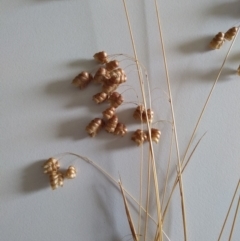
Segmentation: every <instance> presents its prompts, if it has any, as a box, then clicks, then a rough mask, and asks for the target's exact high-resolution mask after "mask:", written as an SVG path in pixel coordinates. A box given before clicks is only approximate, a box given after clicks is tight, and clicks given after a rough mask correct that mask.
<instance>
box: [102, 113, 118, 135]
mask: <svg viewBox="0 0 240 241" xmlns="http://www.w3.org/2000/svg"><path fill="white" fill-rule="evenodd" d="M117 124H118V117H117V116H116V115H113V117H112V118H111V119H109V120H108V122H107V123H106V125H105V130H106V131H107V132H110V133H113V132H114V131H115V129H116V127H117Z"/></svg>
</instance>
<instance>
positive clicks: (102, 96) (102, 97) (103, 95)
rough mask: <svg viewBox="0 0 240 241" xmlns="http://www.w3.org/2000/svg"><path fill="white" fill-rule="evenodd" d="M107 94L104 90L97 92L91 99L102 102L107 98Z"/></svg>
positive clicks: (98, 102)
mask: <svg viewBox="0 0 240 241" xmlns="http://www.w3.org/2000/svg"><path fill="white" fill-rule="evenodd" d="M107 96H108V95H107V94H106V93H105V92H100V93H97V94H96V95H94V96H93V98H92V99H93V100H94V101H95V102H96V103H97V104H100V103H102V102H104V101H105V100H106V99H107Z"/></svg>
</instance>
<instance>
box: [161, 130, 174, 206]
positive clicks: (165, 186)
mask: <svg viewBox="0 0 240 241" xmlns="http://www.w3.org/2000/svg"><path fill="white" fill-rule="evenodd" d="M173 135H174V133H173V129H172V137H171V144H170V151H169V158H168V167H167V175H166V180H165V184H164V192H163V197H162V205H164V198H165V194H166V190H167V184H168V177H169V169H170V163H171V159H172V146H173Z"/></svg>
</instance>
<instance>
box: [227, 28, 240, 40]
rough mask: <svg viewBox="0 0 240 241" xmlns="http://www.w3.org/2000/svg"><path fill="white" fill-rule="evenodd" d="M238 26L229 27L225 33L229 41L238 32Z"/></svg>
mask: <svg viewBox="0 0 240 241" xmlns="http://www.w3.org/2000/svg"><path fill="white" fill-rule="evenodd" d="M237 30H238V28H237V27H233V28H230V29H228V31H227V32H226V33H225V36H224V38H225V39H226V40H228V41H231V40H232V39H233V37H234V36H235V35H236V34H237Z"/></svg>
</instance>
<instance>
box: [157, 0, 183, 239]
mask: <svg viewBox="0 0 240 241" xmlns="http://www.w3.org/2000/svg"><path fill="white" fill-rule="evenodd" d="M154 2H155V9H156V14H157V20H158V29H159V35H160V40H161V47H162V51H163V60H164V66H165V72H166V78H167V86H168V94H169V98H170V105H171V113H172V121H173V126H174V136H175V144H176V149H177V158H178V169H179V174H180V175H179V182H178V184H179V191H180V196H181V207H182V218H183V229H184V240H185V241H187V224H186V212H185V201H184V191H183V181H182V168H181V161H180V151H179V146H178V137H177V128H176V121H175V114H174V108H173V99H172V91H171V85H170V78H169V73H168V67H167V58H166V53H165V48H164V41H163V34H162V28H161V21H160V14H159V10H158V3H157V0H154Z"/></svg>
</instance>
